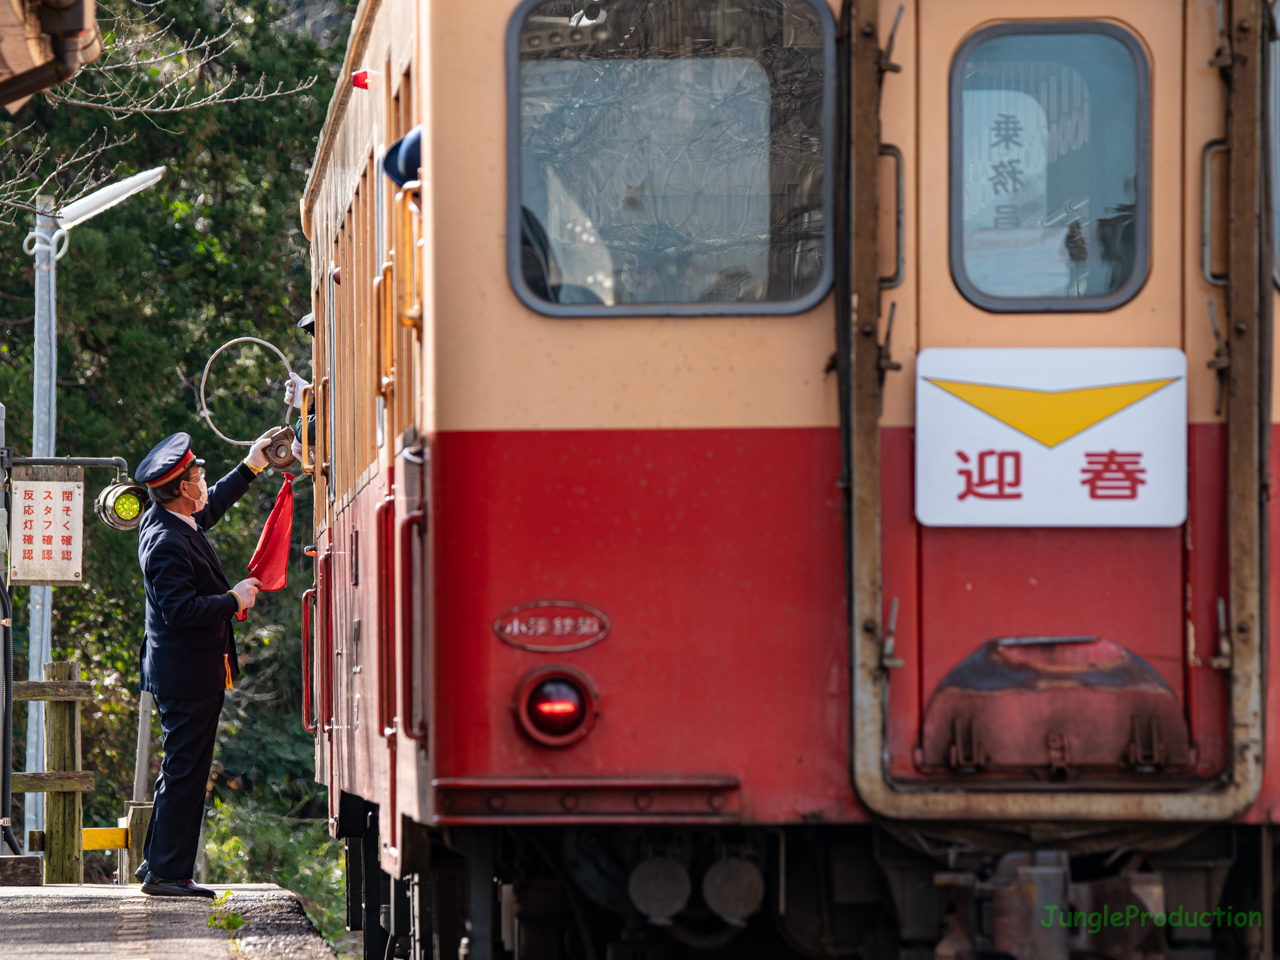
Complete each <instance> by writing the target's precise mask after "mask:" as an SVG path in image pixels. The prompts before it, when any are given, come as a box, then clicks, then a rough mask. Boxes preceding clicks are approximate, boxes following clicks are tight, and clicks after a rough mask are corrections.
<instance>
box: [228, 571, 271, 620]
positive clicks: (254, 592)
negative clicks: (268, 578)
mask: <svg viewBox="0 0 1280 960" xmlns="http://www.w3.org/2000/svg"><path fill="white" fill-rule="evenodd" d="M260 586H262V581H261V580H259V579H258V578H257V577H249V578H248V579H246V580H241V581H240V582H239V583H237V584H236V585H235V586H234V587H232V588H231V589H230V590H228V591H227V592H228V593H230V594H233V595H234V596H235V598H236V601H237V602H238V603H239V604H240V609H239V610H237V611H236V613H243V612H244V611H245V610H248V609H249V608H250V607H252V606H253V604H254V602H255V601H256V600H257V599H258V588H259V587H260Z"/></svg>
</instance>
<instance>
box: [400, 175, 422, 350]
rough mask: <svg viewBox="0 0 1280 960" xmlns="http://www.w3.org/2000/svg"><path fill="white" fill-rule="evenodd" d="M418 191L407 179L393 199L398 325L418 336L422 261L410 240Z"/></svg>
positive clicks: (420, 319) (415, 184)
mask: <svg viewBox="0 0 1280 960" xmlns="http://www.w3.org/2000/svg"><path fill="white" fill-rule="evenodd" d="M421 190H422V184H421V182H420V181H417V180H410V181H408V182H407V183H406V184H405V185H404V186H403V187H402V188H401V189H400V191H399V192H398V193H397V194H396V196H395V231H396V236H395V249H396V252H397V257H396V259H395V264H396V267H395V276H396V283H395V288H396V298H395V306H396V313H397V314H398V315H399V317H400V324H401V326H405V327H413V328H414V329H416V330H417V331H418V332H419V333H421V332H422V296H421V282H420V281H421V278H420V277H419V273H420V272H421V261H420V259H419V257H418V253H419V250H418V244H417V242H416V241H415V240H414V239H413V203H412V198H413V197H414V196H421ZM406 302H407V303H408V304H409V306H408V307H406V306H405V304H406Z"/></svg>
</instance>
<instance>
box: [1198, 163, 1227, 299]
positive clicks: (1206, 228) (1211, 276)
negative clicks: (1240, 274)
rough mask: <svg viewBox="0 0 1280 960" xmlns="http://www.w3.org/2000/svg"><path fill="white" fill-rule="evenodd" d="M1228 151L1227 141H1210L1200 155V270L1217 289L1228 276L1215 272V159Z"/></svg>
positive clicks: (1222, 285) (1205, 279)
mask: <svg viewBox="0 0 1280 960" xmlns="http://www.w3.org/2000/svg"><path fill="white" fill-rule="evenodd" d="M1227 149H1228V148H1227V141H1225V140H1210V141H1209V142H1208V143H1206V144H1205V145H1204V151H1203V152H1202V153H1201V155H1200V269H1201V270H1202V271H1203V272H1204V281H1205V283H1208V284H1211V285H1213V286H1215V287H1225V286H1226V285H1227V279H1228V275H1227V274H1225V273H1214V272H1213V242H1212V236H1211V234H1212V230H1213V176H1212V170H1213V157H1214V155H1215V154H1219V153H1226V152H1227Z"/></svg>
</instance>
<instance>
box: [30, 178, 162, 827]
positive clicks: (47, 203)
mask: <svg viewBox="0 0 1280 960" xmlns="http://www.w3.org/2000/svg"><path fill="white" fill-rule="evenodd" d="M164 171H165V168H164V167H154V168H153V169H151V170H144V171H143V172H142V173H139V174H135V175H134V176H132V177H128V178H127V179H125V180H120V181H117V182H116V183H112V184H109V185H107V186H105V187H102V188H100V189H98V190H95V191H94V192H93V193H91V194H89V195H88V196H85V197H81V198H80V199H79V200H76V201H75V202H74V203H69V204H67V205H66V206H65V207H63V208H62V210H61V211H59V212H57V213H54V209H53V201H52V200H51V199H49V198H48V197H38V198H37V199H36V206H37V207H38V208H39V210H40V212H39V213H37V214H36V225H35V228H34V229H32V231H31V232H30V233H28V234H27V236H26V239H25V240H23V241H22V250H23V252H24V253H26V254H28V255H30V256H34V257H35V260H36V272H35V286H36V323H35V333H34V337H35V358H34V361H33V365H34V374H33V379H34V381H35V384H34V391H33V392H34V397H33V402H32V405H31V410H32V417H31V420H32V423H31V456H33V457H52V456H53V440H54V427H55V426H56V424H57V409H58V397H57V374H58V320H57V308H58V293H57V291H58V261H59V260H61V259H62V258H63V256H65V255H66V252H67V244H68V243H69V242H70V240H71V236H70V234H69V233H68V231H69V230H70V229H71V228H72V227H75V226H77V225H79V224H81V223H84V222H85V221H86V220H88V219H90V218H91V217H96V216H97V215H98V214H100V213H102V211H104V210H108V209H110V208H111V207H114V206H115V205H116V204H117V203H121V202H122V201H124V200H126V199H128V198H129V197H131V196H133V195H134V194H135V193H137V192H138V191H139V190H145V189H146V188H147V187H149V186H151V185H152V184H154V183H156V182H157V181H159V179H160V178H161V177H163V176H164ZM30 589H31V620H30V624H31V632H30V641H29V644H28V647H27V677H28V679H31V680H42V679H44V672H43V667H42V665H43V664H45V663H47V662H49V661H51V660H52V659H53V588H52V587H31V588H30ZM149 720H150V717H149V716H148V721H149ZM27 769H28V770H31V771H37V770H43V769H44V704H43V703H41V702H40V701H38V700H35V701H32V702H31V703H29V704H28V705H27ZM42 801H43V798H42V797H41V796H40V794H37V793H28V794H27V798H26V804H27V805H26V815H25V817H24V818H23V819H24V827H25V831H24V833H23V845H24V847H25V845H26V842H27V838H28V837H29V836H30V834H31V831H32V830H43V829H44V803H43V802H42Z"/></svg>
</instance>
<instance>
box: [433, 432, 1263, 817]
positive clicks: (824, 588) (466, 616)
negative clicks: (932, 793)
mask: <svg viewBox="0 0 1280 960" xmlns="http://www.w3.org/2000/svg"><path fill="white" fill-rule="evenodd" d="M882 437H883V442H882V452H883V457H882V478H883V498H884V499H883V539H884V585H885V587H884V597H885V605H886V616H887V612H888V605H889V603H890V601H891V599H892V598H893V597H895V596H896V597H898V598H899V599H900V612H899V617H898V624H897V626H898V632H897V642H898V647H897V649H898V654H899V656H901V657H902V658H903V660H904V661H905V663H906V666H905V667H904V668H903V669H900V670H897V671H894V673H893V677H892V686H891V696H890V704H891V716H890V718H889V734H890V744H889V754H890V764H891V770H892V772H893V775H894V776H895V777H903V778H912V777H916V776H920V774H919V772H918V771H917V770H916V768H915V766H914V764H913V748H914V747H915V745H916V744H917V743H918V742H919V738H920V725H921V719H922V716H923V712H924V709H925V706H926V704H927V702H928V699H929V697H930V696H931V695H932V693H933V691H934V689H935V688H936V686H937V684H938V683H939V682H940V680H941V679H942V678H943V677H944V676H945V675H946V674H947V672H948V671H949V670H950V669H951V667H952V666H954V665H955V664H956V663H958V662H959V661H960V660H961V659H963V658H964V657H965V656H967V655H968V654H970V653H972V652H973V651H974V650H975V649H977V647H978V646H980V645H981V644H982V643H983V642H984V641H986V640H988V639H990V638H991V637H993V636H1003V635H1009V634H1026V633H1036V634H1042V633H1043V634H1064V633H1072V634H1074V633H1089V634H1097V635H1100V636H1104V637H1106V638H1108V639H1111V640H1113V641H1115V642H1118V643H1121V644H1123V645H1124V646H1126V648H1127V649H1130V650H1132V651H1133V652H1135V653H1137V654H1138V655H1140V656H1141V657H1143V658H1144V659H1145V660H1147V661H1148V662H1149V663H1150V664H1151V665H1152V667H1153V668H1154V669H1155V670H1156V671H1157V672H1158V673H1159V674H1160V675H1161V676H1162V677H1163V678H1164V679H1165V681H1166V682H1167V683H1168V684H1169V685H1170V687H1171V688H1172V689H1173V690H1174V691H1175V692H1176V694H1177V696H1178V697H1179V699H1180V701H1181V703H1182V706H1183V709H1184V710H1185V712H1186V717H1187V720H1188V724H1189V729H1190V734H1191V738H1192V740H1193V742H1194V743H1195V745H1196V748H1197V752H1196V756H1197V757H1198V760H1197V764H1198V766H1197V773H1198V774H1201V775H1205V776H1208V775H1211V774H1212V773H1213V772H1214V771H1216V770H1220V769H1221V768H1222V766H1223V764H1224V762H1225V756H1226V746H1227V736H1226V703H1225V692H1226V687H1225V683H1224V681H1223V675H1222V674H1221V672H1219V671H1216V670H1213V669H1212V668H1211V667H1209V666H1208V665H1207V663H1208V660H1209V659H1210V658H1211V657H1212V655H1213V653H1214V649H1213V648H1214V643H1215V636H1216V634H1215V630H1216V627H1215V620H1214V603H1215V601H1216V598H1217V597H1218V596H1220V595H1221V593H1222V590H1223V571H1222V544H1221V538H1222V522H1221V520H1222V506H1221V505H1222V462H1223V457H1222V430H1221V428H1220V427H1217V426H1214V425H1194V426H1192V428H1191V443H1190V453H1191V463H1192V469H1191V485H1190V496H1191V504H1190V520H1189V525H1188V528H1187V529H1186V530H1184V529H1182V528H1178V529H1173V530H1095V529H1079V530H1069V529H1068V530H1034V531H1032V530H938V529H924V528H920V527H919V526H918V525H917V524H916V522H915V520H914V516H913V511H912V473H911V470H912V447H911V445H912V431H911V430H910V429H908V428H888V429H885V430H884V431H883V433H882ZM1273 449H1274V447H1273ZM432 459H433V464H434V480H433V484H434V486H433V497H434V508H433V522H434V538H433V543H434V551H435V556H434V569H435V571H436V575H435V576H436V579H435V588H434V602H435V616H434V618H433V620H434V630H435V638H436V639H435V644H434V648H435V659H434V663H433V664H432V675H433V690H434V693H433V709H432V713H433V720H434V732H433V738H432V739H433V742H434V751H435V755H434V758H433V760H434V764H433V767H434V776H435V777H437V778H441V779H446V780H449V779H452V780H455V781H461V780H462V779H470V778H508V779H511V780H513V781H514V780H515V779H519V778H565V779H566V780H567V779H569V778H575V779H578V780H587V779H590V778H619V777H635V778H646V777H647V778H671V779H673V780H680V779H682V778H683V779H685V780H688V781H689V782H695V781H697V778H733V779H736V780H737V781H738V783H739V785H740V795H739V796H738V797H736V798H735V800H734V810H735V811H736V812H737V813H739V815H740V816H741V818H742V819H743V820H746V821H748V822H788V821H792V822H794V821H799V820H825V821H829V822H830V821H842V822H852V821H859V820H864V819H866V814H865V812H864V811H863V809H862V808H861V806H860V805H859V804H858V802H857V800H856V797H855V795H854V793H853V790H852V787H851V783H850V777H849V766H848V751H849V743H848V730H849V660H848V636H847V625H846V622H847V606H846V599H845V583H846V574H845V565H844V559H843V538H844V534H843V516H842V509H841V499H842V497H841V491H840V489H839V487H838V485H837V482H838V477H839V474H840V445H839V434H838V431H837V430H835V429H834V428H813V429H800V428H795V429H791V428H780V429H724V430H609V431H547V432H532V431H529V432H514V431H513V432H452V433H442V434H440V435H438V437H437V438H436V441H435V447H434V451H433V458H432ZM1271 542H1272V544H1275V543H1277V542H1280V536H1277V535H1275V534H1273V536H1272V541H1271ZM542 600H545V601H573V602H577V603H581V604H587V605H589V606H591V607H593V608H596V609H598V610H599V611H601V612H603V613H604V614H605V615H606V616H607V617H608V618H609V620H610V621H611V625H612V626H611V632H610V633H609V635H608V636H607V637H606V638H605V639H604V640H603V641H601V642H599V643H597V644H595V645H593V646H590V647H588V648H586V649H583V650H578V651H574V652H567V653H537V652H531V651H528V650H525V649H519V648H517V647H516V646H513V645H511V644H509V643H507V642H504V640H502V639H500V638H499V637H498V636H497V635H496V634H495V632H494V629H493V626H494V623H495V621H496V620H497V619H498V618H500V617H502V616H503V615H504V614H505V613H506V612H507V611H509V610H510V609H511V608H513V607H516V606H518V605H520V604H527V603H531V602H535V601H542ZM1188 600H1189V604H1190V606H1189V609H1188V607H1187V606H1186V604H1187V603H1188ZM1278 606H1280V604H1277V603H1276V602H1275V601H1274V600H1273V602H1272V603H1271V610H1272V611H1275V610H1276V609H1277V607H1278ZM1188 616H1189V617H1190V619H1191V622H1192V624H1193V626H1194V630H1195V638H1196V641H1195V650H1196V653H1197V655H1198V656H1199V657H1200V658H1201V659H1202V660H1203V661H1204V662H1205V664H1206V665H1205V666H1199V667H1190V666H1187V659H1186V647H1185V643H1186V635H1187V633H1186V629H1185V622H1186V618H1187V617H1188ZM549 642H552V643H554V642H557V641H556V640H555V638H554V637H553V638H551V640H550V641H549ZM550 664H563V665H567V666H571V667H574V668H576V669H578V670H580V671H582V672H583V673H585V674H586V675H587V676H588V677H589V678H590V680H591V682H592V683H593V684H594V686H595V688H596V689H597V690H598V692H599V707H600V713H599V717H598V720H597V721H596V723H595V725H594V727H593V729H592V730H591V732H590V733H589V734H588V735H587V736H586V737H585V738H583V739H582V740H580V741H578V742H577V743H574V744H573V745H571V746H568V747H563V748H548V747H544V746H541V745H539V744H537V743H534V742H533V741H532V740H531V739H530V738H528V737H527V736H526V735H525V734H524V733H522V732H521V729H520V726H519V724H518V723H517V721H516V719H515V717H514V715H513V713H512V710H511V704H512V701H513V699H514V697H515V695H516V692H517V690H518V689H519V687H520V684H521V681H522V679H523V678H524V677H526V676H527V675H528V674H529V673H530V671H532V670H534V669H536V668H538V667H541V666H545V665H550ZM1271 669H1272V671H1273V673H1275V672H1276V671H1277V667H1276V665H1275V658H1272V668H1271ZM1277 678H1278V679H1280V673H1277ZM1276 687H1277V684H1276V683H1272V684H1270V689H1271V690H1272V691H1274V690H1275V689H1276ZM1268 716H1269V718H1272V719H1271V720H1270V722H1271V723H1272V724H1273V725H1274V724H1278V723H1280V705H1276V706H1275V707H1274V708H1273V709H1270V710H1269V712H1268ZM1268 742H1269V743H1280V728H1278V730H1277V734H1276V736H1274V737H1270V738H1269V741H1268ZM1273 766H1274V764H1268V769H1271V768H1272V767H1273ZM1277 780H1280V777H1277V778H1268V782H1267V788H1266V789H1265V791H1264V797H1263V799H1262V800H1260V801H1259V804H1257V805H1255V810H1262V811H1267V810H1269V809H1270V804H1271V803H1272V802H1274V803H1275V804H1276V805H1277V812H1280V782H1276V781H1277ZM1272 794H1274V795H1275V797H1276V799H1275V800H1274V801H1272V800H1271V799H1270V796H1271V795H1272Z"/></svg>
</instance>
